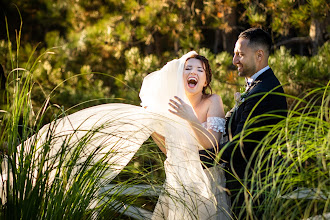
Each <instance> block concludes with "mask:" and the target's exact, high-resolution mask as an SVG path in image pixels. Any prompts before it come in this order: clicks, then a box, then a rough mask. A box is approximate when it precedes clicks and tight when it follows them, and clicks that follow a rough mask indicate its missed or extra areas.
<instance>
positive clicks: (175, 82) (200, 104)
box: [20, 51, 230, 220]
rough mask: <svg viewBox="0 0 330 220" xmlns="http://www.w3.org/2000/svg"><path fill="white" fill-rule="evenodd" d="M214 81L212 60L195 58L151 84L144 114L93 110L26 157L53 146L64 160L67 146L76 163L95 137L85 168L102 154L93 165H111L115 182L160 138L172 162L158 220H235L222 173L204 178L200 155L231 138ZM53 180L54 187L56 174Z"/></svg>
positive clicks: (171, 65) (37, 138)
mask: <svg viewBox="0 0 330 220" xmlns="http://www.w3.org/2000/svg"><path fill="white" fill-rule="evenodd" d="M211 77H212V75H211V70H210V67H209V64H208V61H207V59H206V58H204V57H203V56H200V55H197V54H196V52H194V51H192V52H189V53H187V54H185V55H183V56H182V57H181V58H180V59H175V60H172V61H170V62H168V63H167V64H166V65H165V66H164V67H163V68H162V69H160V70H158V71H156V72H153V73H150V74H149V75H148V76H146V77H145V79H144V81H143V84H142V87H141V91H140V98H141V101H142V102H141V106H142V107H139V106H133V105H128V104H114V103H112V104H104V105H98V106H94V107H91V108H87V109H84V110H81V111H78V112H76V113H74V114H71V115H68V116H66V117H63V118H61V119H59V120H57V121H56V122H52V123H50V124H48V125H45V126H44V127H43V128H42V129H41V130H40V131H39V132H38V133H37V134H36V135H34V136H32V137H31V138H30V139H28V140H27V141H25V142H24V144H22V146H20V147H21V148H24V150H23V151H24V152H25V151H27V150H28V149H29V146H30V145H31V146H32V144H35V143H36V146H37V149H38V150H37V153H36V154H35V155H36V157H38V151H39V152H41V149H42V148H43V146H44V145H47V144H48V145H49V144H50V146H52V148H51V152H50V155H53V156H54V157H53V158H56V157H55V155H56V154H57V153H58V151H59V149H61V147H62V146H63V143H67V144H68V146H70V147H69V148H70V149H68V154H67V155H70V150H71V149H73V148H74V146H77V143H78V142H79V140H81V139H85V138H86V137H88V138H87V139H88V141H86V142H85V144H86V147H85V148H84V152H83V153H82V155H84V156H82V157H80V158H79V161H78V162H77V164H83V162H84V161H86V160H88V159H90V158H89V155H90V154H95V152H97V157H95V158H93V161H94V162H95V163H96V162H97V161H98V160H101V159H104V158H107V163H108V164H110V165H111V166H110V168H109V170H107V172H105V174H104V176H103V177H104V178H105V179H106V180H111V179H113V178H114V177H115V176H116V175H118V173H120V171H121V170H122V169H123V168H124V167H125V166H126V165H127V163H128V162H129V161H130V160H131V158H132V157H133V155H134V154H135V152H136V151H137V150H138V149H139V148H140V146H141V145H142V144H143V143H144V142H145V141H146V140H147V139H148V138H149V137H150V136H152V138H153V139H154V140H155V142H156V143H157V145H158V146H159V147H160V148H161V150H162V151H163V152H164V153H166V156H167V159H166V161H165V163H164V167H165V173H166V180H165V183H164V187H163V192H162V194H161V195H160V197H159V200H158V203H157V205H156V207H155V210H154V213H153V216H152V219H169V220H174V219H230V214H229V205H228V199H227V197H226V193H225V191H224V187H225V177H224V173H223V171H222V169H221V166H215V167H212V168H209V169H207V168H206V169H204V170H203V167H202V165H201V162H200V157H199V150H200V149H204V148H205V149H210V148H212V147H216V146H217V145H218V143H217V141H218V140H220V139H221V135H222V133H223V132H224V124H225V121H224V119H223V118H224V110H223V105H222V101H221V98H220V97H219V96H218V95H215V94H213V95H212V94H207V93H206V89H207V88H210V81H211ZM169 107H170V109H169ZM50 130H51V131H52V132H51V139H49V135H50V132H49V131H50ZM49 140H50V143H49ZM46 142H47V143H46ZM39 154H40V153H39ZM50 158H52V156H50ZM58 164H59V162H58ZM78 169H79V167H77V168H76V170H78ZM36 172H37V171H36ZM54 172H55V171H54ZM50 176H52V177H53V179H54V178H55V173H51V174H50ZM107 182H108V181H107Z"/></svg>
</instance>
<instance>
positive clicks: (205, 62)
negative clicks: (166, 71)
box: [186, 54, 212, 95]
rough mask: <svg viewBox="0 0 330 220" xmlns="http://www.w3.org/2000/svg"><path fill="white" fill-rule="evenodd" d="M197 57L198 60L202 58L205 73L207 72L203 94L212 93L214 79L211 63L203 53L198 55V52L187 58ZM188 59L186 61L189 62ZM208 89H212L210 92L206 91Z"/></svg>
mask: <svg viewBox="0 0 330 220" xmlns="http://www.w3.org/2000/svg"><path fill="white" fill-rule="evenodd" d="M192 58H195V59H197V60H200V61H201V62H202V64H203V67H204V70H205V74H206V86H204V88H203V91H202V93H203V95H212V88H211V85H210V83H211V80H212V71H211V67H210V64H209V60H208V59H206V58H205V57H204V56H202V55H198V54H194V55H192V56H191V57H189V58H188V59H187V60H189V59H192ZM187 60H186V62H187ZM206 89H209V90H210V94H208V93H206Z"/></svg>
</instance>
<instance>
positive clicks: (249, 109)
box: [200, 28, 287, 216]
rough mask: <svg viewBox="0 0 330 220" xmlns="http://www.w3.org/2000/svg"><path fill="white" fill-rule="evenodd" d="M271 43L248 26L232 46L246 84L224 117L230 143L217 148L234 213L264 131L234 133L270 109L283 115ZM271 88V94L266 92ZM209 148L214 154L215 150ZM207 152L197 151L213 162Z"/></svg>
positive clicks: (254, 125)
mask: <svg viewBox="0 0 330 220" xmlns="http://www.w3.org/2000/svg"><path fill="white" fill-rule="evenodd" d="M271 42H272V41H271V38H270V36H269V34H268V33H267V32H265V31H263V30H262V29H259V28H250V29H248V30H246V31H244V32H242V33H241V34H240V35H239V36H238V40H237V42H236V44H235V49H234V57H233V64H234V65H235V66H237V70H238V75H239V76H240V77H245V80H246V82H247V85H246V91H245V94H244V97H241V98H240V101H239V102H240V104H239V105H238V106H235V107H234V108H233V109H232V110H231V111H230V114H229V115H230V116H229V117H228V118H227V123H226V126H227V134H228V137H229V142H227V143H225V144H223V145H221V146H220V147H219V148H220V149H219V150H220V151H221V152H222V151H223V153H222V155H221V160H223V161H226V162H227V167H228V168H229V173H230V174H228V172H226V179H227V183H226V185H227V188H228V189H229V190H230V191H231V200H232V203H233V202H234V200H236V202H235V203H234V207H233V210H234V212H235V213H236V215H237V216H238V213H239V211H240V210H239V209H240V206H241V205H242V204H243V203H244V196H243V193H240V194H239V193H238V192H239V190H240V189H241V188H242V184H241V183H240V182H239V181H241V182H242V183H244V178H245V175H244V173H245V171H246V167H247V164H248V162H249V161H250V159H251V160H252V154H253V152H254V151H255V150H258V149H257V145H258V143H259V142H260V141H261V140H262V138H263V137H264V136H265V135H266V134H267V132H260V131H259V132H254V133H252V134H250V135H248V136H247V137H244V139H243V141H239V137H237V136H236V135H237V134H242V133H243V132H244V129H246V128H244V124H245V123H246V122H247V121H248V120H249V119H251V118H253V117H256V116H260V115H262V114H265V113H270V112H271V113H273V114H277V115H282V116H284V117H285V116H286V110H287V103H286V98H285V96H283V95H282V96H281V95H276V94H274V93H280V94H283V93H284V91H283V88H282V87H281V84H280V82H279V81H278V79H277V78H276V76H275V75H274V73H273V71H272V69H271V68H270V67H269V66H268V57H269V53H270V49H271ZM270 91H272V92H274V93H270V94H268V95H265V93H267V92H270ZM259 101H260V102H259ZM250 114H251V115H250ZM227 115H228V113H227ZM278 121H279V118H274V117H267V118H265V117H263V120H261V121H259V122H255V123H252V124H250V123H249V126H248V128H257V127H261V126H265V125H272V124H276V123H277V122H278ZM243 128H244V129H243ZM242 131H243V132H242ZM235 136H236V137H235ZM238 136H239V135H238ZM247 140H249V141H247ZM211 151H213V153H214V150H211ZM208 152H209V151H208ZM208 152H207V151H200V154H201V160H202V161H203V162H206V163H212V160H210V159H208V158H210V157H209V156H208V155H209V154H208ZM215 153H217V152H215ZM251 167H252V168H253V167H254V165H253V164H252V166H251ZM251 172H252V170H251V169H248V170H247V176H249V174H251ZM235 209H236V210H235Z"/></svg>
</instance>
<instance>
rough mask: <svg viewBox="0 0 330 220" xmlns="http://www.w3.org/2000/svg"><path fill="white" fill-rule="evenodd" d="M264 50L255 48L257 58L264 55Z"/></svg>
mask: <svg viewBox="0 0 330 220" xmlns="http://www.w3.org/2000/svg"><path fill="white" fill-rule="evenodd" d="M264 55H265V54H264V51H263V50H257V60H258V61H261V60H262V59H263V57H264Z"/></svg>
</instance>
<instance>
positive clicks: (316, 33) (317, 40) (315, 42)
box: [309, 12, 324, 55]
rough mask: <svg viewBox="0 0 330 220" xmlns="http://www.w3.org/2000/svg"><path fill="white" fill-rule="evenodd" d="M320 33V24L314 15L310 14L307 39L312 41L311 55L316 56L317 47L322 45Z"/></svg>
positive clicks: (321, 30) (321, 28) (322, 40)
mask: <svg viewBox="0 0 330 220" xmlns="http://www.w3.org/2000/svg"><path fill="white" fill-rule="evenodd" d="M322 32H323V27H322V23H321V22H320V21H319V20H318V19H316V18H315V16H314V13H313V12H312V20H311V25H310V28H309V37H310V38H311V41H312V55H316V54H317V51H318V48H319V46H321V45H323V43H324V39H323V36H322Z"/></svg>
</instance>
